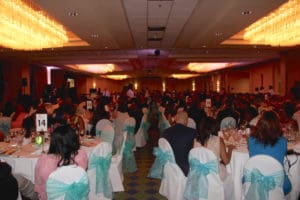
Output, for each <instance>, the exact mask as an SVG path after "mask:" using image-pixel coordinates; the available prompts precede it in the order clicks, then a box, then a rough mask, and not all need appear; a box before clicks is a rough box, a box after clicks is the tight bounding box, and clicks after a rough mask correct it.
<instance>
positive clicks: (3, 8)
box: [0, 0, 68, 50]
mask: <svg viewBox="0 0 300 200" xmlns="http://www.w3.org/2000/svg"><path fill="white" fill-rule="evenodd" d="M67 42H68V37H67V33H66V31H65V29H64V28H63V26H61V25H59V24H58V23H56V22H55V21H53V20H51V19H49V17H47V16H46V15H45V14H44V13H42V12H40V11H36V10H34V9H33V8H31V7H30V6H28V5H27V4H25V3H24V2H23V1H21V0H0V46H3V47H6V48H12V49H17V50H39V49H43V48H53V47H62V46H63V45H64V44H65V43H67Z"/></svg>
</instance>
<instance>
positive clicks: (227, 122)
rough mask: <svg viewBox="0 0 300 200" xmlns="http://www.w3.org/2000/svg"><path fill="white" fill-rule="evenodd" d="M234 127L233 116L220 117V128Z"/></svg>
mask: <svg viewBox="0 0 300 200" xmlns="http://www.w3.org/2000/svg"><path fill="white" fill-rule="evenodd" d="M226 128H236V120H235V119H234V118H233V117H225V118H224V119H222V121H221V124H220V129H221V130H223V129H226Z"/></svg>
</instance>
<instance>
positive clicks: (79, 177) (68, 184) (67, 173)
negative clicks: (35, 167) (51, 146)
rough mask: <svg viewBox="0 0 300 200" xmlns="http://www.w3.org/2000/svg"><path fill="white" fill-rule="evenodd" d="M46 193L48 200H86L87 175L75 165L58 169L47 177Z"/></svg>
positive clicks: (87, 190) (87, 188)
mask: <svg viewBox="0 0 300 200" xmlns="http://www.w3.org/2000/svg"><path fill="white" fill-rule="evenodd" d="M46 192H47V199H48V200H64V199H65V200H87V199H88V194H89V180H88V176H87V173H86V171H85V170H84V169H82V168H81V167H79V166H77V165H68V166H62V167H59V168H57V169H56V170H55V171H53V172H52V173H51V174H50V175H49V178H48V180H47V182H46Z"/></svg>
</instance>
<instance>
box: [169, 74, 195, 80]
mask: <svg viewBox="0 0 300 200" xmlns="http://www.w3.org/2000/svg"><path fill="white" fill-rule="evenodd" d="M197 76H199V74H171V77H172V78H176V79H188V78H193V77H197Z"/></svg>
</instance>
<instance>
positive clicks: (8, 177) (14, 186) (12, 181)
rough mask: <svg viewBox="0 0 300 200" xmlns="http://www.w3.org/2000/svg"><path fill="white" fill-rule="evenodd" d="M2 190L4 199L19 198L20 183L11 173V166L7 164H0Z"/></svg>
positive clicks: (0, 186)
mask: <svg viewBox="0 0 300 200" xmlns="http://www.w3.org/2000/svg"><path fill="white" fill-rule="evenodd" d="M0 188H1V197H2V198H3V199H9V200H10V199H11V200H14V199H17V198H18V193H19V192H18V191H19V190H18V182H17V180H16V178H15V177H14V176H13V175H12V173H11V166H9V165H8V164H7V163H5V162H0Z"/></svg>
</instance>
